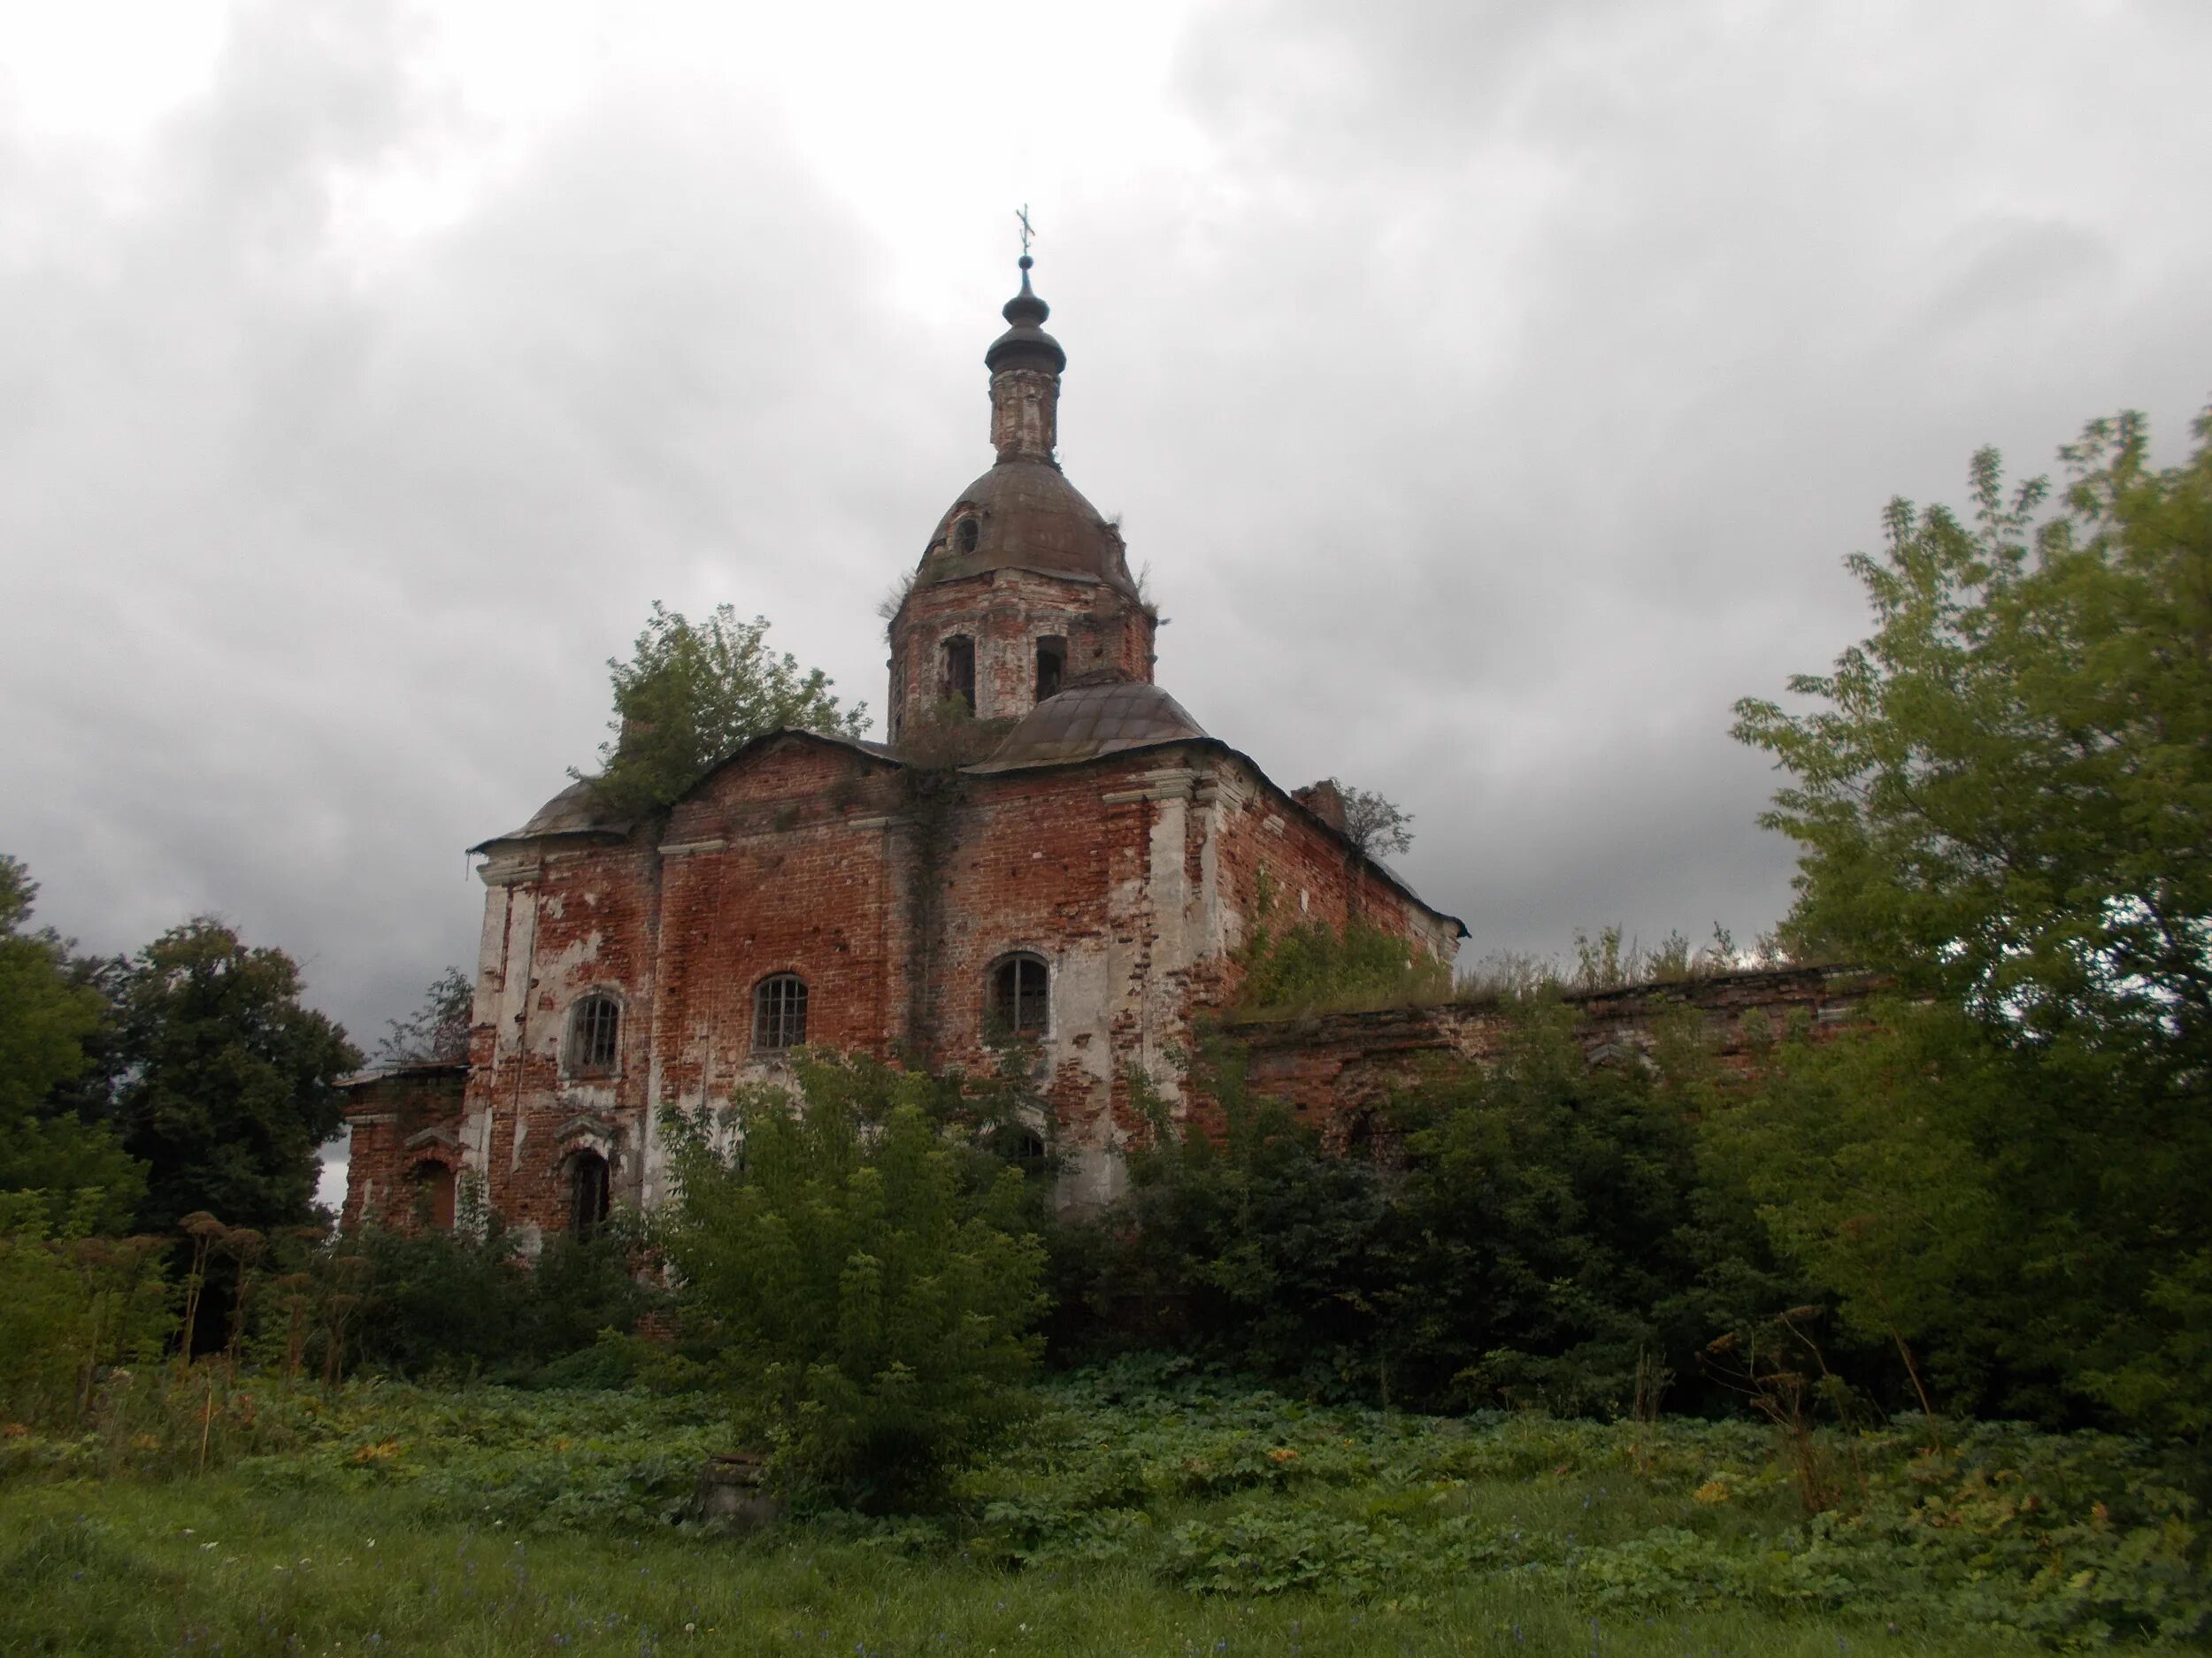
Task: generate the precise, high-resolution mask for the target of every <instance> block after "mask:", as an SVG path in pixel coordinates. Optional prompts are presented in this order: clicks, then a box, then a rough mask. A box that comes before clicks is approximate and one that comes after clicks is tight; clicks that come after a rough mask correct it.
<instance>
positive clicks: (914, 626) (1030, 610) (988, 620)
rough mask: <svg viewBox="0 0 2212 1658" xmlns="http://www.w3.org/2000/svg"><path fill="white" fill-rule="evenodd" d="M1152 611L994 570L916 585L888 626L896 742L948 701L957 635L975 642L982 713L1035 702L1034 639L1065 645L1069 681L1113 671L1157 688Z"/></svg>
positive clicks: (1107, 595)
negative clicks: (944, 648)
mask: <svg viewBox="0 0 2212 1658" xmlns="http://www.w3.org/2000/svg"><path fill="white" fill-rule="evenodd" d="M1156 628H1157V624H1156V621H1155V619H1154V618H1153V616H1152V613H1151V612H1150V611H1149V610H1146V609H1144V608H1143V607H1142V606H1141V605H1138V604H1135V603H1132V602H1131V601H1130V600H1129V598H1128V597H1127V596H1126V595H1124V594H1122V593H1121V592H1119V591H1118V589H1116V588H1113V587H1108V586H1106V585H1105V584H1103V583H1102V582H1085V581H1076V580H1065V579H1063V578H1059V577H1055V576H1046V575H1041V574H1038V573H1036V572H1032V571H1026V570H993V571H987V572H983V573H982V574H980V575H974V576H965V577H963V578H961V579H959V580H954V581H942V582H935V583H933V584H931V585H930V586H928V587H917V588H915V589H914V590H913V592H911V593H910V594H909V595H907V598H906V603H904V605H903V606H902V608H901V609H900V611H899V614H898V616H897V618H895V620H894V621H893V623H892V626H891V663H890V668H891V702H890V710H889V714H888V716H887V718H888V722H889V729H890V732H891V734H892V740H893V741H897V739H898V737H899V736H900V735H901V734H902V733H903V732H904V731H905V730H906V729H907V728H908V727H909V726H910V725H911V724H912V723H913V722H914V721H916V720H918V719H920V718H924V717H926V715H927V714H928V712H929V710H931V709H933V708H934V707H935V706H936V704H937V702H939V700H940V699H941V696H942V695H943V685H942V653H941V644H942V642H943V641H945V640H946V639H948V638H949V637H951V636H952V635H954V634H956V633H959V634H965V635H966V636H967V637H969V638H970V639H972V640H973V641H975V661H976V714H977V717H978V718H982V719H999V718H1008V717H1018V716H1020V715H1023V714H1026V713H1027V712H1028V711H1029V710H1031V709H1033V708H1034V707H1035V706H1036V705H1037V698H1036V666H1037V641H1038V640H1039V639H1040V638H1041V637H1044V636H1046V635H1048V634H1056V635H1058V636H1060V637H1062V638H1064V639H1065V640H1066V641H1067V664H1066V672H1067V675H1068V677H1069V678H1073V677H1075V676H1077V675H1079V674H1087V673H1093V672H1099V671H1101V670H1110V671H1112V672H1117V673H1120V674H1123V675H1125V676H1126V677H1127V678H1129V679H1141V680H1144V681H1145V682H1147V683H1150V681H1151V679H1152V668H1153V635H1154V633H1155V632H1156Z"/></svg>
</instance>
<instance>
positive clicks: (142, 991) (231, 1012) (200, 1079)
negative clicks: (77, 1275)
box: [115, 917, 361, 1232]
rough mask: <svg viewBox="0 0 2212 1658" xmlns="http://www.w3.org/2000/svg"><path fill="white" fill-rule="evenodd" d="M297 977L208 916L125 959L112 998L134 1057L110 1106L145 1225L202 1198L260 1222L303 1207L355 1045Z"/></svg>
mask: <svg viewBox="0 0 2212 1658" xmlns="http://www.w3.org/2000/svg"><path fill="white" fill-rule="evenodd" d="M300 990H301V986H300V974H299V968H298V966H297V965H296V963H294V962H293V960H292V958H291V957H290V956H287V955H286V954H285V953H284V952H283V951H282V950H279V949H272V948H258V947H255V946H250V945H248V944H247V943H245V942H244V941H243V940H241V939H240V938H239V936H238V934H237V933H235V932H234V931H232V929H231V928H229V927H228V926H226V925H224V924H223V923H221V922H219V921H215V920H211V919H209V918H207V917H201V918H199V919H198V920H195V921H190V922H187V923H186V924H185V925H182V926H180V927H173V928H172V929H171V930H170V931H169V932H167V933H164V934H162V936H161V937H160V938H158V939H157V940H154V942H153V943H151V944H149V945H148V946H146V948H144V949H142V950H141V951H139V952H138V954H137V955H136V956H134V957H133V958H132V960H131V963H130V966H129V970H128V971H127V973H126V975H125V977H124V979H123V983H122V987H121V990H120V993H119V1001H118V1003H117V1006H116V1010H115V1012H116V1019H117V1023H118V1025H119V1027H120V1029H121V1032H122V1037H123V1046H124V1051H125V1052H126V1054H127V1055H128V1058H129V1062H130V1071H129V1075H128V1077H127V1079H126V1081H125V1083H124V1085H123V1087H122V1089H121V1092H120V1094H119V1096H118V1099H117V1102H116V1112H117V1117H118V1120H119V1123H120V1124H121V1125H122V1130H123V1144H124V1147H125V1148H126V1149H127V1150H128V1151H129V1152H130V1153H131V1155H134V1156H135V1157H138V1158H141V1159H142V1160H143V1161H144V1162H145V1163H146V1164H147V1167H148V1171H149V1172H148V1178H147V1189H146V1197H145V1201H144V1202H143V1203H142V1206H141V1208H140V1210H139V1217H138V1220H139V1225H140V1227H141V1229H142V1230H143V1231H146V1232H166V1231H169V1230H170V1229H172V1228H173V1227H174V1226H175V1225H176V1224H178V1222H179V1221H180V1220H181V1219H182V1218H183V1217H185V1216H186V1215H188V1214H190V1213H192V1212H194V1211H195V1210H202V1209H204V1210H209V1211H211V1212H212V1213H214V1214H217V1215H219V1216H221V1217H223V1218H224V1220H225V1221H227V1223H229V1224H233V1225H243V1226H254V1227H259V1228H262V1229H264V1230H271V1229H274V1228H277V1227H281V1226H288V1225H296V1224H300V1223H302V1222H304V1221H306V1220H308V1219H309V1218H310V1217H311V1215H312V1213H313V1209H314V1198H315V1184H316V1181H317V1178H319V1173H320V1162H319V1152H320V1150H321V1148H322V1145H323V1142H324V1141H325V1140H328V1139H329V1138H330V1137H331V1135H332V1134H334V1132H336V1131H337V1128H338V1125H339V1120H340V1109H341V1106H342V1100H341V1097H340V1095H339V1093H338V1088H337V1081H338V1078H340V1077H342V1076H343V1075H344V1074H345V1073H346V1072H348V1071H352V1070H354V1069H356V1068H357V1066H358V1065H359V1064H360V1063H361V1055H360V1053H359V1051H358V1050H357V1049H356V1048H354V1046H353V1045H352V1044H351V1043H350V1042H349V1041H348V1040H346V1034H345V1032H344V1031H343V1030H342V1029H341V1028H340V1027H339V1026H338V1025H334V1024H333V1023H332V1022H331V1021H330V1020H329V1019H328V1018H326V1017H324V1016H323V1015H322V1014H319V1013H317V1012H315V1011H314V1010H313V1009H310V1008H306V1007H303V1005H301V1002H300Z"/></svg>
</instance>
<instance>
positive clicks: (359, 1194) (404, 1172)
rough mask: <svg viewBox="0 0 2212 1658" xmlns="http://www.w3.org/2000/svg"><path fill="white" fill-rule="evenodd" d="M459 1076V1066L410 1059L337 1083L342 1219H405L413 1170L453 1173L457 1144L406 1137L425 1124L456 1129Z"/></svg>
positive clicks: (390, 1222)
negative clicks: (342, 1125) (342, 1114)
mask: <svg viewBox="0 0 2212 1658" xmlns="http://www.w3.org/2000/svg"><path fill="white" fill-rule="evenodd" d="M465 1077H466V1071H465V1068H464V1067H462V1066H460V1065H415V1066H408V1067H405V1068H402V1069H396V1070H390V1071H371V1072H368V1073H365V1075H364V1077H363V1078H360V1079H359V1080H357V1081H352V1082H349V1083H348V1084H346V1085H345V1090H346V1124H347V1126H348V1127H349V1128H350V1129H351V1131H352V1132H351V1135H350V1136H349V1140H350V1146H349V1152H348V1158H347V1165H346V1201H345V1207H344V1208H343V1209H342V1211H341V1213H340V1220H341V1222H342V1224H344V1225H346V1226H349V1227H350V1226H357V1225H359V1224H361V1223H362V1222H363V1221H364V1220H373V1221H374V1222H376V1223H377V1224H380V1225H385V1226H396V1227H404V1226H408V1225H411V1224H413V1222H414V1218H415V1184H414V1182H415V1173H416V1171H417V1169H418V1168H419V1167H421V1166H423V1165H425V1164H438V1165H441V1166H442V1167H445V1168H448V1169H451V1170H455V1171H458V1168H459V1165H460V1152H459V1149H458V1148H457V1147H455V1146H452V1145H449V1144H448V1143H447V1142H445V1141H444V1140H432V1141H429V1142H427V1143H425V1144H422V1145H419V1146H415V1147H412V1148H411V1147H409V1145H408V1144H407V1142H408V1141H409V1140H411V1139H413V1138H414V1137H415V1136H416V1135H418V1134H419V1133H421V1132H423V1131H424V1130H426V1129H434V1130H444V1131H447V1132H457V1131H458V1129H459V1127H460V1123H461V1093H462V1087H463V1084H464V1082H465Z"/></svg>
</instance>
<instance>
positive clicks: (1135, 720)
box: [966, 679, 1206, 771]
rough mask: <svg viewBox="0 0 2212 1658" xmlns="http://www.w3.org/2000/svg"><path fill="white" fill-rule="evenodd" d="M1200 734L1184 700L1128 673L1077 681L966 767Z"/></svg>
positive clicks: (1023, 762)
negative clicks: (1103, 680)
mask: <svg viewBox="0 0 2212 1658" xmlns="http://www.w3.org/2000/svg"><path fill="white" fill-rule="evenodd" d="M1205 734H1206V733H1205V731H1204V730H1203V729H1202V727H1201V726H1200V725H1199V724H1198V722H1197V721H1196V720H1194V719H1193V718H1191V717H1190V715H1189V714H1188V713H1187V711H1185V710H1184V708H1183V705H1182V704H1181V703H1180V702H1177V701H1176V700H1175V699H1174V698H1173V697H1171V696H1170V695H1168V694H1167V693H1166V692H1165V691H1163V690H1162V689H1160V687H1158V686H1156V685H1146V684H1143V683H1142V682H1141V681H1138V680H1133V679H1115V680H1109V681H1107V682H1106V683H1104V684H1101V685H1076V686H1071V687H1069V688H1068V689H1066V690H1064V691H1063V692H1061V693H1060V694H1059V695H1057V696H1048V697H1047V698H1046V699H1045V700H1044V701H1043V702H1040V703H1038V704H1037V706H1036V707H1034V708H1033V709H1031V710H1029V712H1028V713H1027V714H1026V715H1025V716H1023V718H1022V722H1021V724H1019V725H1017V726H1015V727H1014V729H1013V730H1012V731H1010V732H1009V733H1006V741H1003V742H1002V743H1001V744H999V746H998V748H996V749H995V750H994V751H993V753H992V755H991V757H990V758H989V759H987V760H985V761H983V762H982V763H980V764H977V765H972V766H969V767H967V768H966V769H967V770H968V771H1015V770H1017V769H1018V768H1019V767H1022V766H1029V765H1064V764H1068V763H1069V762H1070V761H1074V760H1094V759H1097V758H1098V757H1099V756H1102V755H1109V754H1118V753H1120V752H1122V751H1123V750H1125V749H1128V748H1149V747H1152V746H1153V745H1155V744H1157V743H1164V742H1179V741H1188V740H1190V739H1192V738H1194V737H1195V738H1202V737H1204V736H1205Z"/></svg>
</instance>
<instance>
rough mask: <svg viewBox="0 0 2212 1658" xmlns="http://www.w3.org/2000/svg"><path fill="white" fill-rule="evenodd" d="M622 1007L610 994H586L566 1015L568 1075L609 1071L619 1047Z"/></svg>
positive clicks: (589, 1075)
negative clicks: (567, 1020)
mask: <svg viewBox="0 0 2212 1658" xmlns="http://www.w3.org/2000/svg"><path fill="white" fill-rule="evenodd" d="M621 1034H622V1008H621V1004H620V1003H618V1002H616V1001H615V999H614V998H613V997H612V996H586V997H585V998H584V999H583V1000H582V1001H581V1002H578V1003H577V1004H576V1008H575V1011H574V1012H572V1013H571V1014H570V1015H569V1027H568V1069H569V1072H570V1074H571V1075H572V1076H578V1077H604V1076H608V1075H610V1074H611V1073H612V1071H614V1067H615V1059H616V1056H617V1055H618V1053H619V1051H620V1048H621V1040H620V1039H621Z"/></svg>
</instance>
